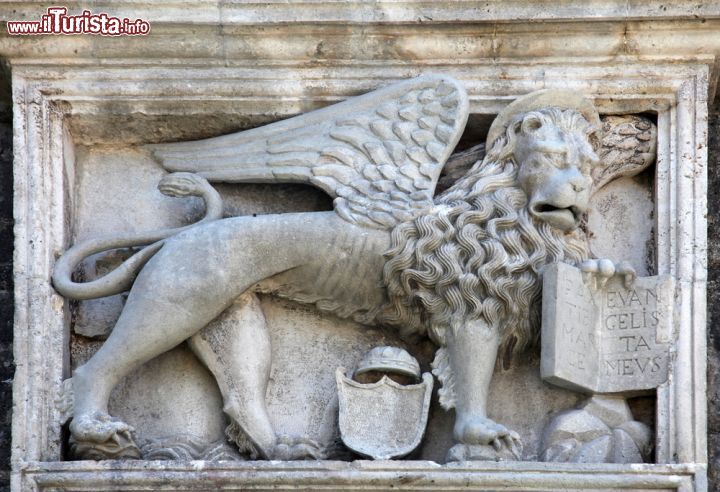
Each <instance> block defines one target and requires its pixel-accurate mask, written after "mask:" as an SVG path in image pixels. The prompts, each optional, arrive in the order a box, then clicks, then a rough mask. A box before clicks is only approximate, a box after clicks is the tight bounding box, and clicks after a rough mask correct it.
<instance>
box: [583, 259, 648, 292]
mask: <svg viewBox="0 0 720 492" xmlns="http://www.w3.org/2000/svg"><path fill="white" fill-rule="evenodd" d="M580 270H581V271H582V272H583V276H584V277H585V279H586V280H588V281H590V282H591V285H592V286H593V287H594V288H596V289H602V288H603V287H605V284H606V283H607V281H608V280H609V279H610V278H611V277H612V276H613V275H622V276H623V277H624V278H623V283H624V284H625V287H626V288H628V289H629V288H631V287H632V284H633V282H635V278H636V277H637V274H636V273H635V269H634V268H633V267H632V265H630V263H628V262H627V261H621V262H619V263H615V262H614V261H612V260H608V259H607V258H602V259H592V260H585V261H583V262H582V264H581V265H580Z"/></svg>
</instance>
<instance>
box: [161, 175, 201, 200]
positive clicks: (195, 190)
mask: <svg viewBox="0 0 720 492" xmlns="http://www.w3.org/2000/svg"><path fill="white" fill-rule="evenodd" d="M208 186H210V184H209V183H208V182H207V180H206V179H205V178H203V177H202V176H200V175H198V174H193V173H172V174H168V175H167V176H164V177H163V178H162V179H161V180H160V182H159V183H158V190H160V192H161V193H162V194H163V195H167V196H173V197H176V198H180V197H185V196H200V195H202V193H203V190H205V188H206V187H208Z"/></svg>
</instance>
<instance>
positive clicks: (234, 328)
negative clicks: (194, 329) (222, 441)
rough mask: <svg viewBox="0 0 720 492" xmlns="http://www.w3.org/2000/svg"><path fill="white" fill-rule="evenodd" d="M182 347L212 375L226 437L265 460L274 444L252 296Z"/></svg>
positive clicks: (266, 352) (265, 356)
mask: <svg viewBox="0 0 720 492" xmlns="http://www.w3.org/2000/svg"><path fill="white" fill-rule="evenodd" d="M188 345H189V346H190V348H191V349H192V350H193V352H194V353H195V354H196V355H197V356H198V358H199V359H200V360H201V361H202V362H203V363H204V364H205V365H206V366H207V368H208V369H209V370H210V372H212V374H213V375H214V376H215V379H216V381H217V384H218V387H219V388H220V393H221V394H222V396H223V402H224V406H223V411H224V412H225V413H226V414H227V415H228V417H230V420H231V423H230V425H229V426H228V428H227V429H226V431H225V433H226V435H227V437H228V439H229V440H230V441H232V442H234V443H235V444H236V445H237V446H238V448H239V450H240V452H243V453H248V454H249V455H250V457H251V458H253V459H254V458H257V457H262V458H271V457H272V455H273V452H274V449H275V446H276V442H277V437H276V435H275V432H274V430H273V427H272V424H271V422H270V417H269V416H268V413H267V406H266V403H265V392H266V389H267V384H268V379H269V377H270V364H271V347H270V336H269V334H268V331H267V326H266V322H265V315H264V314H263V312H262V308H261V307H260V301H259V300H258V298H257V296H256V295H255V294H254V293H253V292H246V293H244V294H243V295H241V296H240V297H239V298H238V299H237V300H236V301H235V303H234V304H233V305H232V306H230V307H229V308H228V309H227V310H226V311H225V312H224V313H223V314H222V315H221V316H220V317H218V318H217V319H215V320H214V321H213V322H212V323H210V324H209V325H208V326H207V327H205V328H204V329H202V330H201V331H199V332H198V333H197V334H195V335H194V336H192V337H191V338H190V339H189V340H188Z"/></svg>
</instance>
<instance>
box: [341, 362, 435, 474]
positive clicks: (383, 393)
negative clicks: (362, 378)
mask: <svg viewBox="0 0 720 492" xmlns="http://www.w3.org/2000/svg"><path fill="white" fill-rule="evenodd" d="M335 379H336V381H337V387H338V400H339V404H340V405H339V406H340V418H339V421H340V435H341V437H342V440H343V442H344V443H345V445H346V446H347V447H348V448H350V449H352V450H353V451H355V452H357V453H359V454H362V455H364V456H368V457H370V458H374V459H377V460H383V459H384V460H387V459H390V458H397V457H401V456H405V455H406V454H408V453H410V452H411V451H412V450H414V449H415V448H416V447H417V446H418V444H420V441H421V440H422V437H423V434H424V433H425V426H426V425H427V418H428V409H429V407H430V396H431V394H432V388H433V377H432V375H430V373H427V372H426V373H425V374H423V376H422V379H423V380H422V382H421V383H419V384H411V385H407V386H403V385H401V384H398V383H396V382H395V381H393V380H392V379H390V378H388V377H387V376H383V378H382V379H381V380H380V381H378V382H377V383H371V384H362V383H358V382H357V381H353V380H352V379H349V378H347V377H346V376H345V369H343V368H339V369H338V370H337V371H336V373H335Z"/></svg>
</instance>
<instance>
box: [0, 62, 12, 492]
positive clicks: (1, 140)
mask: <svg viewBox="0 0 720 492" xmlns="http://www.w3.org/2000/svg"><path fill="white" fill-rule="evenodd" d="M11 110H12V106H11V98H10V77H9V72H8V71H7V70H6V68H5V67H0V490H3V491H4V490H7V489H8V488H9V486H8V484H9V480H10V422H11V420H12V419H11V417H12V378H13V370H14V365H13V357H12V334H13V331H12V330H13V278H12V256H13V230H12V226H13V209H12V192H13V186H12V183H13V175H12V112H11Z"/></svg>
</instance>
